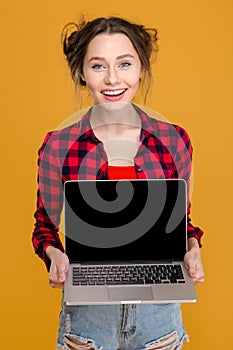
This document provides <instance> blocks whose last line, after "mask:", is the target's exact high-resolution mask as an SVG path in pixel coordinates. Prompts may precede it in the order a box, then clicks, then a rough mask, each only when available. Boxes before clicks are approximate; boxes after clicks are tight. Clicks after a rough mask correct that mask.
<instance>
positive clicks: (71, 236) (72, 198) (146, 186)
mask: <svg viewBox="0 0 233 350" xmlns="http://www.w3.org/2000/svg"><path fill="white" fill-rule="evenodd" d="M186 191H187V190H186V182H185V181H184V180H183V179H169V180H168V179H145V180H144V179H142V180H141V179H135V180H119V181H116V180H70V181H67V182H65V184H64V223H65V251H66V254H67V255H68V258H69V261H70V268H69V271H68V274H67V278H66V281H65V286H64V301H65V303H66V304H67V305H88V304H127V303H129V304H135V303H148V304H149V303H184V302H195V301H197V294H196V290H195V287H194V284H193V281H192V279H191V278H190V277H189V276H188V273H187V270H186V268H185V266H184V263H183V258H184V255H185V253H186V251H187V210H186Z"/></svg>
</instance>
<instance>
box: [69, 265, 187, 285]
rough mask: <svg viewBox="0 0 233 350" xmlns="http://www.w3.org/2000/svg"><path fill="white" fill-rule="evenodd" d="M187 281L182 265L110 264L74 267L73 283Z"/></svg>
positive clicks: (159, 282) (106, 283)
mask: <svg viewBox="0 0 233 350" xmlns="http://www.w3.org/2000/svg"><path fill="white" fill-rule="evenodd" d="M166 283H167V284H168V283H185V280H184V276H183V272H182V268H181V265H173V264H172V265H170V264H165V265H160V264H158V265H154V264H153V265H108V266H101V265H98V266H78V267H76V266H75V267H73V285H75V286H78V285H84V286H87V285H90V286H96V285H118V284H166Z"/></svg>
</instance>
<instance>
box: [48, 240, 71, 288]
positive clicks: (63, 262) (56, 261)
mask: <svg viewBox="0 0 233 350" xmlns="http://www.w3.org/2000/svg"><path fill="white" fill-rule="evenodd" d="M46 254H47V256H48V257H49V259H50V260H51V266H50V271H49V285H50V286H51V287H53V288H63V287H64V282H65V279H66V275H67V272H68V270H69V259H68V256H67V255H66V254H65V253H62V252H61V251H60V250H59V249H57V248H54V247H52V246H49V247H47V248H46Z"/></svg>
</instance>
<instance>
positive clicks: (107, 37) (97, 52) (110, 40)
mask: <svg viewBox="0 0 233 350" xmlns="http://www.w3.org/2000/svg"><path fill="white" fill-rule="evenodd" d="M124 54H131V55H133V56H135V58H138V54H137V52H136V50H135V48H134V46H133V44H132V42H131V41H130V39H129V38H128V37H127V35H125V34H123V33H116V34H98V35H97V36H95V37H94V38H93V39H92V40H91V41H90V43H89V44H88V47H87V52H86V57H87V58H88V59H89V58H90V57H91V56H93V55H94V56H99V57H104V58H108V57H118V56H120V55H124Z"/></svg>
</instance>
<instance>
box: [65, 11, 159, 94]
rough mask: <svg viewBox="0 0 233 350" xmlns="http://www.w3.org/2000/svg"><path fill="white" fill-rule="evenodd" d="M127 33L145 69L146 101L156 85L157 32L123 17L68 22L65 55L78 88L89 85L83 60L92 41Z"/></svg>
mask: <svg viewBox="0 0 233 350" xmlns="http://www.w3.org/2000/svg"><path fill="white" fill-rule="evenodd" d="M103 33H107V34H114V33H122V34H125V35H126V36H127V37H128V38H129V39H130V41H131V42H132V44H133V46H134V48H135V50H136V51H137V54H138V56H139V59H140V61H141V65H142V68H143V69H144V72H145V73H144V79H143V80H144V84H145V86H146V92H145V99H146V96H147V93H148V91H149V90H150V87H151V84H152V74H151V62H150V61H151V56H152V52H154V53H155V54H156V53H157V51H158V45H157V40H158V37H157V30H156V29H155V28H145V27H144V26H143V25H140V24H136V23H132V22H129V21H127V20H125V19H123V18H119V17H108V18H104V17H101V18H96V19H94V20H92V21H90V22H86V21H85V20H84V19H83V18H82V20H81V21H80V23H79V24H78V25H77V24H75V23H68V24H67V25H66V26H65V27H64V28H63V31H62V43H63V52H64V54H65V56H66V59H67V62H68V65H69V67H70V70H71V75H72V78H73V80H74V82H75V84H76V85H81V86H85V85H86V83H85V81H83V80H82V78H81V76H80V75H81V74H82V69H83V61H84V57H85V55H86V51H87V47H88V44H89V43H90V41H91V40H92V39H93V38H94V37H95V36H96V35H98V34H103Z"/></svg>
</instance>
